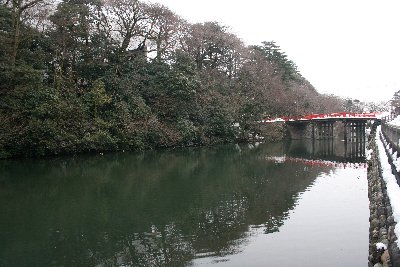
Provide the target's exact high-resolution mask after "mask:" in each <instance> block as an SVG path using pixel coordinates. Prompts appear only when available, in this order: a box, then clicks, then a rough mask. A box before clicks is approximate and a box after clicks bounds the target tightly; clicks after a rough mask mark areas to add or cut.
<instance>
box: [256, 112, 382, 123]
mask: <svg viewBox="0 0 400 267" xmlns="http://www.w3.org/2000/svg"><path fill="white" fill-rule="evenodd" d="M377 116H378V114H377V113H353V112H337V113H328V114H309V115H304V116H292V117H287V116H282V117H280V118H275V119H270V118H266V119H264V120H263V121H262V122H278V121H285V122H287V121H310V120H326V119H351V118H354V119H356V118H362V119H377Z"/></svg>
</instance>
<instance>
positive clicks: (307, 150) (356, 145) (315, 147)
mask: <svg viewBox="0 0 400 267" xmlns="http://www.w3.org/2000/svg"><path fill="white" fill-rule="evenodd" d="M288 154H290V155H293V156H300V157H303V158H304V157H305V158H308V159H322V160H328V161H335V162H352V163H365V162H366V161H365V142H344V141H341V140H337V139H326V140H310V139H306V140H292V141H291V142H290V143H289V144H288Z"/></svg>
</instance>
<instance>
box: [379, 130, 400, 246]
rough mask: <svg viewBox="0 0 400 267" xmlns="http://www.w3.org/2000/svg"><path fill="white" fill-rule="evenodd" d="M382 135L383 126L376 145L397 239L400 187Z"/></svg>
mask: <svg viewBox="0 0 400 267" xmlns="http://www.w3.org/2000/svg"><path fill="white" fill-rule="evenodd" d="M380 134H381V126H378V130H377V131H376V137H375V138H376V139H375V140H376V143H377V144H378V151H379V161H380V163H381V167H382V177H383V180H384V181H385V183H386V187H387V194H388V196H389V199H390V204H391V206H392V211H393V217H394V220H395V221H396V223H397V224H396V227H395V229H394V232H395V234H396V236H397V238H399V237H400V187H399V185H398V184H397V180H396V177H395V176H394V175H393V174H392V167H391V166H390V164H389V160H388V157H387V155H386V152H385V147H384V144H383V143H382V141H381V140H380V138H379V136H380ZM396 243H397V247H399V248H400V240H399V239H397V240H396Z"/></svg>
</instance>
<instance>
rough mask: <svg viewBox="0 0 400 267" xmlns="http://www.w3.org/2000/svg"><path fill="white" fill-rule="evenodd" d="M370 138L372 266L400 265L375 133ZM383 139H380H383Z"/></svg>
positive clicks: (369, 264) (370, 237) (370, 236)
mask: <svg viewBox="0 0 400 267" xmlns="http://www.w3.org/2000/svg"><path fill="white" fill-rule="evenodd" d="M370 137H371V138H370V139H369V141H368V149H369V153H368V154H370V156H368V197H369V202H370V206H369V208H370V219H369V220H370V232H369V240H370V245H369V263H368V266H369V267H386V266H393V267H400V251H399V248H398V246H397V244H396V240H397V237H396V235H395V232H394V229H395V226H396V222H395V220H394V217H393V213H392V207H391V205H390V199H389V197H388V194H387V188H386V184H385V182H384V180H383V178H382V169H381V165H380V164H381V163H380V162H379V151H378V146H377V143H376V140H375V133H371V135H370ZM379 141H380V140H379Z"/></svg>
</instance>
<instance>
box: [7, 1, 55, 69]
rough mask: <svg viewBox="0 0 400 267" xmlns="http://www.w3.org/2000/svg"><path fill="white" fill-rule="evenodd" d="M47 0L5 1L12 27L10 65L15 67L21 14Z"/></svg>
mask: <svg viewBox="0 0 400 267" xmlns="http://www.w3.org/2000/svg"><path fill="white" fill-rule="evenodd" d="M48 3H49V0H12V1H6V2H5V3H4V5H6V6H7V7H9V8H10V9H11V14H12V29H13V41H12V47H11V66H12V68H14V67H15V61H16V58H17V54H18V46H19V43H20V37H21V22H22V18H23V16H24V15H25V14H26V12H28V11H29V10H30V9H32V8H35V7H37V6H39V5H42V6H43V5H47V4H48Z"/></svg>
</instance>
